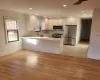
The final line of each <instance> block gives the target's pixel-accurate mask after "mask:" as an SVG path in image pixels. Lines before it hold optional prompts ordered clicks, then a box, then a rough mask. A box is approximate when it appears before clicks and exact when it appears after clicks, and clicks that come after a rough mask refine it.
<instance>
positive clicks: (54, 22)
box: [48, 19, 63, 30]
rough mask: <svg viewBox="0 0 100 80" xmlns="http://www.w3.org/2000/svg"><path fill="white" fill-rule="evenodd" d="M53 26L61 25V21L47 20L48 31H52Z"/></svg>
mask: <svg viewBox="0 0 100 80" xmlns="http://www.w3.org/2000/svg"><path fill="white" fill-rule="evenodd" d="M54 25H63V19H49V26H48V29H49V30H53V26H54Z"/></svg>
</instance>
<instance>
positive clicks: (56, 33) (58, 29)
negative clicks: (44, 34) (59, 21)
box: [52, 25, 64, 38]
mask: <svg viewBox="0 0 100 80" xmlns="http://www.w3.org/2000/svg"><path fill="white" fill-rule="evenodd" d="M63 32H64V30H63V26H61V25H57V26H55V25H54V26H53V33H52V37H53V38H61V37H62V35H63Z"/></svg>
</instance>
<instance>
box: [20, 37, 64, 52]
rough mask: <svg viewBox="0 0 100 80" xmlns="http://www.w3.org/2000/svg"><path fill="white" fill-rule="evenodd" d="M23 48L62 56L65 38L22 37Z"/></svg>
mask: <svg viewBox="0 0 100 80" xmlns="http://www.w3.org/2000/svg"><path fill="white" fill-rule="evenodd" d="M22 47H23V49H25V50H33V51H39V52H46V53H54V54H61V53H62V52H63V38H51V37H22Z"/></svg>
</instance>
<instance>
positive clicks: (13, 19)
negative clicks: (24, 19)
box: [4, 17, 19, 43]
mask: <svg viewBox="0 0 100 80" xmlns="http://www.w3.org/2000/svg"><path fill="white" fill-rule="evenodd" d="M6 20H12V21H16V27H17V29H7V24H6ZM4 26H5V27H4V28H5V29H4V30H5V39H6V43H11V42H16V41H19V24H18V20H17V19H15V18H11V17H4ZM9 31H17V40H14V41H9V37H8V32H9Z"/></svg>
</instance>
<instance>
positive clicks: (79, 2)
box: [73, 0, 83, 5]
mask: <svg viewBox="0 0 100 80" xmlns="http://www.w3.org/2000/svg"><path fill="white" fill-rule="evenodd" d="M82 2H83V1H82V0H79V1H77V2H76V3H74V4H73V5H79V4H81V3H82Z"/></svg>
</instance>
